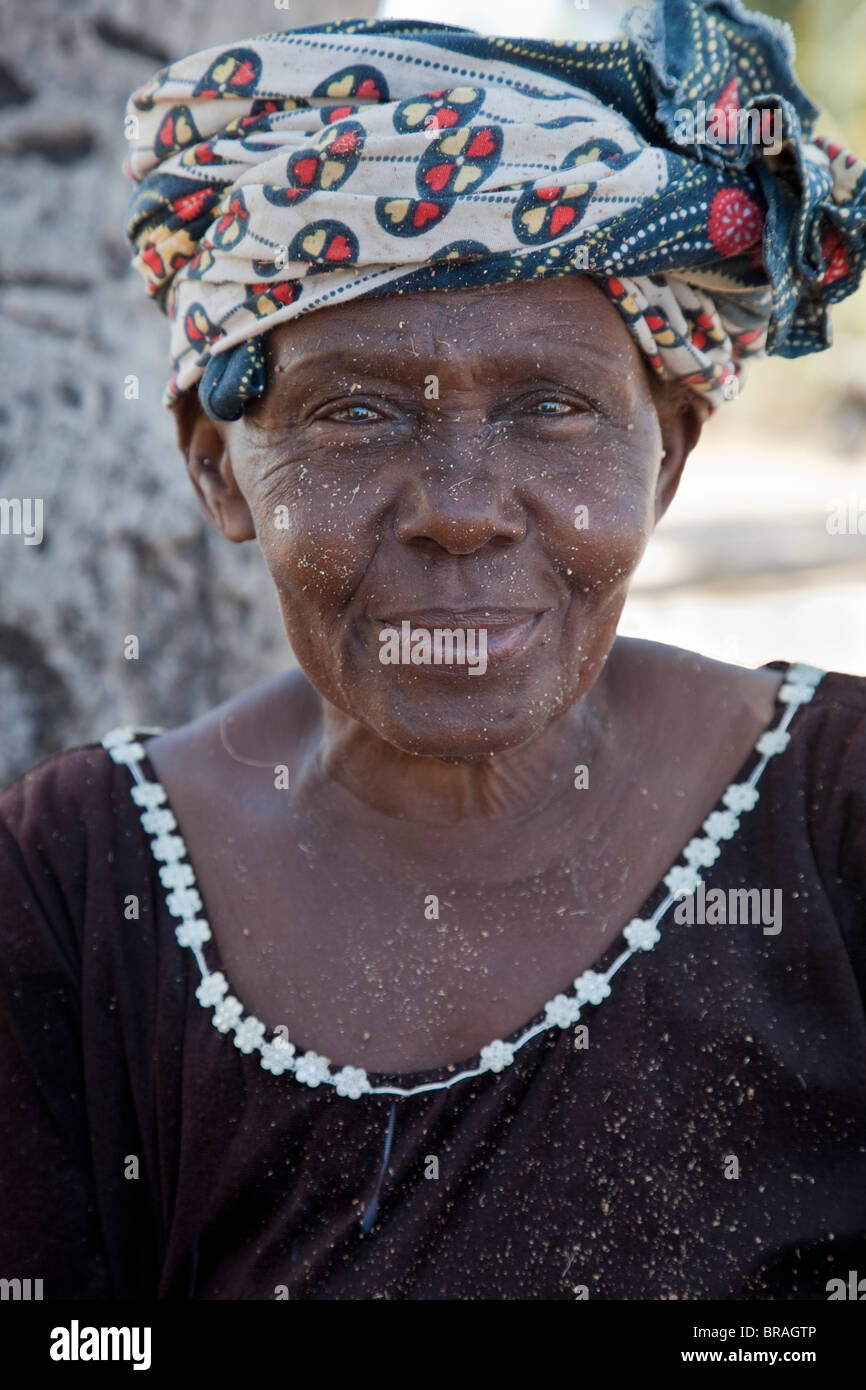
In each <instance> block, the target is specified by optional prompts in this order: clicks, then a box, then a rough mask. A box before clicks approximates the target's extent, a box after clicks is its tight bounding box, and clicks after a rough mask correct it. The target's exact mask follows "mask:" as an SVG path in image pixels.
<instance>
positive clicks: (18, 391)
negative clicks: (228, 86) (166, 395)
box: [0, 0, 374, 783]
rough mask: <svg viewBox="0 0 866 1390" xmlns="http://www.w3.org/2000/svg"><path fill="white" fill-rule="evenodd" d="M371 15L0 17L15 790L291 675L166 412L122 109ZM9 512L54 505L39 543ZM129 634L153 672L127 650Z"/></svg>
mask: <svg viewBox="0 0 866 1390" xmlns="http://www.w3.org/2000/svg"><path fill="white" fill-rule="evenodd" d="M373 10H374V6H372V5H370V4H366V5H365V4H364V3H359V4H356V5H352V6H351V7H349V6H346V5H340V4H328V3H324V4H322V3H316V4H313V3H310V0H290V4H289V6H288V8H286V7H285V6H280V7H279V8H278V7H277V5H276V4H275V3H274V0H243V2H242V0H102V3H99V0H12V3H10V0H6V3H5V4H4V5H3V7H2V18H0V183H2V188H0V218H2V234H0V324H2V327H0V358H2V375H0V528H2V530H6V531H7V534H2V533H0V783H3V782H5V781H8V780H9V779H11V778H12V777H14V776H16V775H18V774H19V773H20V772H21V771H23V770H24V769H26V768H28V767H30V766H32V765H33V763H35V762H36V761H38V760H39V759H40V758H42V757H44V756H47V755H48V754H50V753H53V752H55V751H57V750H58V749H60V748H64V747H69V746H71V745H74V744H76V743H82V742H85V741H86V740H88V739H92V738H97V737H99V736H101V734H103V733H104V732H106V731H107V730H108V729H109V728H111V727H113V726H114V725H116V724H121V723H125V722H136V721H137V722H139V723H143V724H157V725H166V726H171V725H175V724H180V723H183V722H184V721H186V720H187V719H190V718H192V717H194V716H195V715H196V714H199V713H201V712H202V711H203V710H205V709H207V708H209V707H210V706H212V705H214V704H216V703H218V702H219V701H220V700H223V699H225V698H226V697H227V696H228V695H230V694H232V693H234V692H235V691H236V690H240V689H242V688H244V687H245V686H247V685H251V684H252V683H253V682H254V681H256V680H258V679H260V678H261V677H262V676H265V675H269V674H271V673H272V672H273V671H275V670H278V669H280V668H281V667H283V666H285V665H287V664H289V663H290V660H291V657H290V654H289V652H288V647H287V644H286V639H285V635H284V633H283V629H282V624H281V622H280V618H279V613H278V610H277V605H276V599H275V598H274V597H273V594H272V591H271V587H270V581H269V579H268V577H267V574H266V573H265V570H264V566H263V564H262V561H261V559H260V557H259V554H258V550H257V549H256V548H255V547H254V546H253V545H245V546H232V545H231V544H229V543H228V542H226V541H224V540H222V538H221V537H219V536H217V535H215V534H214V533H212V532H211V531H210V529H209V527H208V526H207V524H206V522H205V521H204V519H203V517H202V516H201V513H200V512H199V510H198V507H197V505H196V503H195V500H194V498H193V494H192V490H191V488H190V486H189V483H188V482H187V479H186V475H185V470H184V467H183V463H182V460H181V457H180V455H179V453H178V452H177V448H176V445H175V441H174V433H173V418H172V416H171V414H170V413H169V412H168V411H167V410H165V409H164V408H163V407H162V405H161V404H160V397H161V394H162V388H163V383H164V380H165V378H166V376H167V374H168V372H167V344H168V330H167V325H166V322H165V320H164V319H163V317H162V315H161V314H160V313H159V312H158V310H157V309H156V308H155V306H154V305H153V304H150V303H148V301H147V298H146V295H145V293H144V287H143V284H142V282H141V281H140V279H139V277H138V275H136V274H135V272H133V271H132V270H131V269H130V267H129V256H128V247H127V243H126V241H125V239H124V235H123V222H124V209H125V205H126V200H127V198H128V196H129V192H130V189H131V184H130V183H129V181H128V180H127V178H126V177H125V175H123V173H122V172H121V167H120V166H121V163H122V160H123V157H124V154H125V141H124V138H123V112H124V108H125V104H126V99H127V96H128V94H129V93H130V92H131V91H132V90H133V89H134V88H135V87H137V86H138V85H139V84H140V83H142V82H143V81H145V80H146V78H148V77H149V76H150V75H151V74H152V73H153V72H155V71H156V69H157V68H159V67H161V66H162V65H163V64H164V63H165V62H167V61H170V60H172V59H175V58H178V57H181V56H183V55H184V54H185V53H189V52H193V51H194V50H195V49H198V48H206V47H208V46H210V45H211V44H220V43H228V42H234V41H236V40H237V39H240V38H243V37H246V36H248V35H250V34H255V33H265V32H267V31H268V30H271V29H280V28H288V27H295V26H300V25H303V24H312V23H317V22H322V21H324V20H327V19H330V18H335V17H337V16H339V15H341V14H342V15H347V14H350V13H351V14H364V13H366V14H370V13H372V12H373ZM130 374H134V375H135V376H137V377H138V380H139V398H138V400H128V399H126V398H125V393H124V381H125V379H126V378H127V377H128V376H129V375H130ZM2 499H5V500H6V502H7V503H9V502H11V501H12V499H19V500H20V501H21V502H22V503H24V502H25V500H26V499H34V500H35V499H42V503H43V540H42V543H41V544H27V543H26V542H25V537H24V536H23V535H21V534H18V535H16V534H13V533H12V532H13V530H14V528H15V526H16V514H15V511H14V510H10V508H9V507H8V506H7V507H5V509H4V508H3V501H2ZM4 515H5V522H4ZM37 515H38V513H35V512H34V513H31V521H35V520H36V517H37ZM26 522H27V509H26V505H25V507H24V511H23V514H22V524H26ZM29 529H30V533H31V535H34V534H38V531H35V529H34V528H33V527H32V526H31V527H30V528H29ZM128 635H135V636H136V637H137V638H138V640H139V648H140V656H139V659H138V660H127V659H125V657H124V639H125V638H126V637H127V636H128Z"/></svg>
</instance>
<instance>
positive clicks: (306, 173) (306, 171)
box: [292, 159, 319, 185]
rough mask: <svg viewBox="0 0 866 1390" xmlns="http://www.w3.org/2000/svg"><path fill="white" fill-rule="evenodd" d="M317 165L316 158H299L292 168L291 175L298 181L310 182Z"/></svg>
mask: <svg viewBox="0 0 866 1390" xmlns="http://www.w3.org/2000/svg"><path fill="white" fill-rule="evenodd" d="M318 167H319V161H318V160H317V159H299V160H298V162H297V164H296V165H295V166H294V168H293V169H292V177H293V178H295V179H297V180H298V182H299V183H303V184H305V185H307V184H311V183H312V182H313V179H314V178H315V177H316V170H317V169H318Z"/></svg>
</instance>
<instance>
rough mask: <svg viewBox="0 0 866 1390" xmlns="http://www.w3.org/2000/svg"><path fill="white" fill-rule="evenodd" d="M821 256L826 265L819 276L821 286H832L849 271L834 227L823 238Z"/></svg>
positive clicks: (846, 259) (842, 246)
mask: <svg viewBox="0 0 866 1390" xmlns="http://www.w3.org/2000/svg"><path fill="white" fill-rule="evenodd" d="M821 255H822V256H823V257H824V260H825V261H826V263H827V269H826V270H825V272H824V274H823V275H822V276H821V284H822V285H832V284H833V281H834V280H841V279H842V278H843V277H844V276H845V275H847V274H848V272H849V270H850V269H851V267H850V265H849V264H848V257H847V255H846V254H845V246H844V244H843V242H842V238H841V237H840V235H839V233H838V231H837V230H836V228H835V227H833V228H831V230H830V231H829V232H828V233H827V235H826V236H825V237H824V240H823V241H822V243H821Z"/></svg>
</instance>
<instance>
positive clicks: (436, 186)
mask: <svg viewBox="0 0 866 1390" xmlns="http://www.w3.org/2000/svg"><path fill="white" fill-rule="evenodd" d="M453 168H454V166H453V164H434V166H433V168H432V169H428V170H427V173H426V174H425V175H424V182H425V183H426V184H427V186H428V187H429V188H432V189H433V192H434V193H441V192H442V189H443V188H444V187H445V185H446V183H447V182H448V180H449V179H450V177H451V171H452V169H453Z"/></svg>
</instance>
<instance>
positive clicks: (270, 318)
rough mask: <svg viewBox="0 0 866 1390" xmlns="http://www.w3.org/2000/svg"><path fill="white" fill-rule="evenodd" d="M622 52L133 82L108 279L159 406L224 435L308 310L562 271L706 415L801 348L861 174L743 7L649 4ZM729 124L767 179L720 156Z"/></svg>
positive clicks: (371, 36)
mask: <svg viewBox="0 0 866 1390" xmlns="http://www.w3.org/2000/svg"><path fill="white" fill-rule="evenodd" d="M625 34H626V36H625V37H624V38H623V39H621V40H616V41H613V42H610V43H572V42H561V41H556V42H547V41H540V40H539V41H536V40H523V39H516V38H501V37H492V38H485V37H482V36H481V35H479V34H476V33H473V32H472V31H471V30H467V29H457V28H449V27H447V26H444V25H434V24H428V23H425V22H421V21H405V22H400V21H384V20H379V21H377V20H358V21H343V22H340V23H333V24H323V25H316V26H314V27H311V28H307V29H298V30H290V31H285V32H278V33H273V34H265V35H263V36H261V37H259V38H254V39H249V40H247V41H244V42H242V43H238V44H236V45H233V46H232V47H229V48H225V49H217V48H211V49H207V50H205V51H204V52H202V53H196V54H194V55H193V56H192V57H189V58H184V59H183V60H181V61H180V62H177V63H172V64H169V66H167V67H165V68H163V69H162V70H161V71H160V72H158V73H157V74H156V76H155V77H153V78H152V79H151V80H150V81H149V82H148V83H146V85H145V86H144V87H142V88H141V89H140V90H138V91H137V92H135V93H134V94H133V96H132V97H131V98H130V101H129V105H128V107H127V130H128V132H131V133H133V134H134V135H135V137H136V138H135V139H134V141H133V144H132V149H131V152H130V154H129V156H128V159H127V160H126V161H125V164H124V170H125V172H126V173H127V174H128V175H129V176H130V177H131V178H132V179H133V180H134V181H135V182H136V184H137V187H136V189H135V190H134V192H133V195H132V197H131V200H130V207H129V218H128V228H127V232H128V236H129V238H130V240H131V242H132V243H133V246H134V247H135V253H136V254H135V258H134V262H133V263H134V265H135V267H136V269H137V270H138V271H139V272H140V273H141V274H142V276H143V277H144V279H145V281H146V283H147V286H148V289H149V291H150V293H151V294H152V295H153V297H154V298H155V299H156V300H157V302H158V304H159V305H160V307H161V308H162V309H163V310H164V311H165V312H166V313H167V315H168V317H169V319H170V320H171V324H172V328H171V357H172V365H173V372H172V376H171V379H170V381H169V383H168V386H167V387H166V392H165V396H164V403H165V404H166V405H171V404H172V403H173V402H174V401H175V400H176V399H177V398H178V396H179V395H180V393H181V392H183V391H185V390H187V389H188V388H190V387H192V386H193V385H194V384H195V383H198V391H199V396H200V399H201V401H202V404H203V406H204V408H205V410H206V411H207V412H208V414H209V415H210V416H211V417H212V418H215V419H224V420H231V419H238V418H239V417H240V415H241V414H242V412H243V404H244V401H245V400H248V399H249V398H251V397H253V396H256V395H259V394H261V393H262V392H263V391H264V389H265V384H266V377H265V356H264V349H263V334H264V332H265V331H266V330H267V329H268V328H270V327H272V326H273V325H275V324H277V323H281V322H283V321H286V320H289V319H293V318H296V317H297V316H298V315H300V314H304V313H308V312H310V311H311V310H315V309H318V308H322V307H325V306H327V305H333V304H339V303H340V302H341V301H345V300H348V299H354V298H358V297H360V296H370V295H378V294H389V293H391V294H392V293H394V292H395V291H397V290H402V291H411V290H427V289H435V288H444V289H448V288H460V287H464V286H477V285H485V284H487V285H496V284H506V283H512V282H515V281H520V280H528V279H537V278H541V277H545V276H550V275H565V274H569V273H571V274H574V273H577V272H580V273H585V274H589V275H591V276H592V277H593V278H594V279H595V280H596V281H597V283H598V284H599V285H600V286H601V287H602V288H603V289H604V290H605V292H606V293H607V294H608V295H609V297H610V298H611V300H612V301H613V303H614V304H615V305H616V306H617V308H618V309H619V310H620V312H621V313H622V315H623V317H624V319H625V322H626V324H627V325H628V328H629V330H630V331H631V332H632V334H633V335H634V337H635V338H636V340H637V342H638V345H639V346H640V348H641V350H642V352H643V353H644V354H645V356H646V359H647V361H648V363H649V365H650V368H651V370H652V371H653V372H655V373H656V374H657V375H658V376H659V377H668V378H680V379H681V380H683V381H685V382H686V383H688V385H689V386H691V387H693V388H694V389H695V390H696V391H699V392H701V393H702V394H703V395H704V396H705V397H706V398H707V399H708V400H709V402H710V405H711V406H712V407H713V408H715V407H716V406H718V405H719V404H720V403H721V402H722V401H723V400H725V399H729V398H730V397H731V396H733V395H734V394H736V391H737V389H738V387H739V383H740V379H741V378H742V376H743V375H744V368H745V359H747V358H749V357H755V356H757V355H761V354H763V353H765V352H772V353H779V354H781V355H782V356H786V357H795V356H799V355H800V354H802V353H807V352H813V351H816V350H818V349H820V348H823V347H826V346H827V345H828V344H829V343H830V341H831V328H830V322H829V305H830V304H832V303H833V302H835V301H837V300H839V299H842V298H844V297H845V296H846V295H848V294H850V293H851V292H852V291H853V290H854V289H855V288H856V287H857V285H858V284H859V281H860V278H861V275H862V270H863V260H864V225H866V166H864V164H863V163H861V162H860V161H859V160H857V159H855V158H854V157H853V156H852V155H850V154H848V153H847V152H846V151H845V150H842V149H840V148H839V147H838V146H835V145H833V144H831V143H830V142H829V141H827V140H825V139H821V138H813V136H812V130H813V124H814V121H815V118H816V117H817V115H818V112H817V110H816V109H815V108H814V107H813V106H812V105H811V103H810V102H809V100H808V98H807V97H806V95H805V94H804V93H803V91H802V90H801V89H800V87H799V86H798V84H797V81H796V79H795V77H794V74H793V70H792V66H791V64H792V61H793V40H792V37H791V34H790V30H789V29H788V28H787V26H786V25H782V24H780V23H778V22H777V21H774V20H771V19H768V18H766V17H765V16H762V15H757V14H755V13H754V12H751V11H747V10H746V9H745V8H744V7H743V5H742V3H741V0H658V3H657V4H656V6H655V8H654V9H653V10H651V11H650V12H649V15H648V16H647V14H646V12H645V11H635V12H633V14H632V15H631V16H630V17H629V19H628V20H627V21H626V28H625ZM749 111H753V113H755V115H754V119H756V120H761V119H762V120H764V121H769V120H771V119H772V121H773V122H778V123H779V124H777V125H775V126H774V131H775V130H779V129H780V130H781V134H782V140H783V146H782V148H781V151H780V152H778V153H776V154H771V153H769V148H770V147H769V146H768V145H767V144H762V143H760V142H756V141H755V140H754V139H753V138H751V135H750V136H749V137H747V138H746V139H745V140H742V139H740V138H739V137H740V127H739V126H738V124H737V123H738V119H741V118H742V116H743V113H748V112H749ZM683 112H685V114H686V116H687V117H688V116H689V114H690V113H694V115H695V117H696V118H697V119H696V120H695V121H694V122H693V125H694V130H693V131H692V133H691V139H689V138H688V121H686V122H685V125H684V124H683ZM761 112H763V113H764V114H763V116H761V115H760V114H757V113H761ZM702 113H706V114H705V125H704V126H703V127H702V126H701V125H700V124H699V123H698V122H699V118H700V116H701V114H702ZM773 113H778V114H777V115H776V114H773ZM731 115H733V122H731ZM713 119H717V120H718V119H720V120H721V121H722V124H721V125H716V127H715V134H716V143H713V142H712V141H711V140H707V141H706V142H704V141H703V139H702V137H703V135H704V129H705V127H706V126H707V125H710V122H711V121H712V120H713ZM747 119H748V117H747ZM750 129H751V130H753V129H754V127H751V128H750ZM763 129H765V130H766V129H767V127H764V128H763ZM684 130H685V131H686V134H685V135H684V133H683V132H684ZM719 136H721V137H722V138H729V139H730V140H731V141H732V143H731V144H730V145H722V144H719V143H718V137H719ZM777 148H778V147H777Z"/></svg>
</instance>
